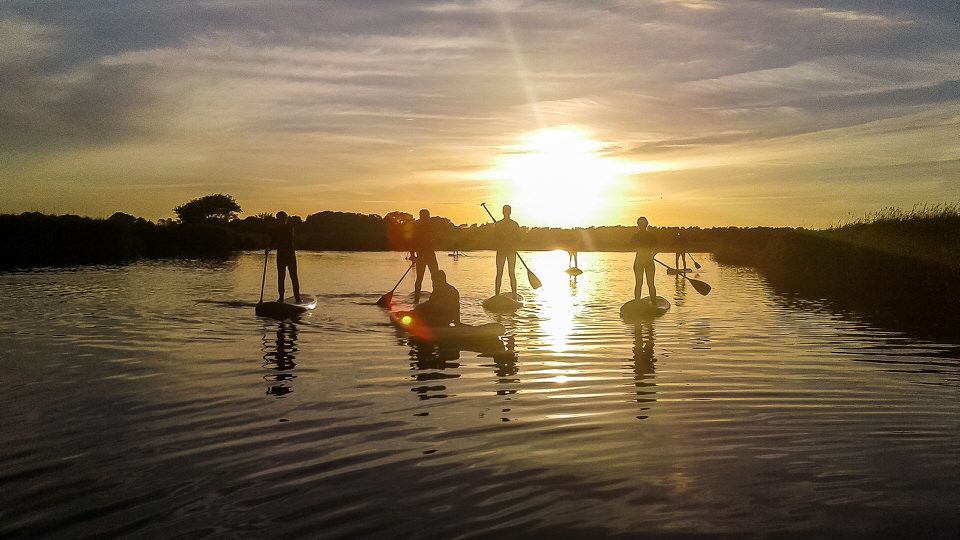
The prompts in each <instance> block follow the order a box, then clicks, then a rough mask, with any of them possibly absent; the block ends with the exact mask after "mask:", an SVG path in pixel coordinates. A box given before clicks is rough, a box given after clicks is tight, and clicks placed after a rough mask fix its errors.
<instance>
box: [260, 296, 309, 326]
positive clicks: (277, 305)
mask: <svg viewBox="0 0 960 540" xmlns="http://www.w3.org/2000/svg"><path fill="white" fill-rule="evenodd" d="M315 307H317V299H316V298H315V297H313V296H311V295H309V294H301V295H300V301H299V302H297V299H296V298H294V297H292V296H291V297H290V298H287V299H285V300H284V301H283V302H261V303H259V304H257V315H258V316H260V317H270V318H272V319H280V320H283V319H292V318H294V317H297V316H299V315H302V314H303V313H304V312H305V311H307V310H310V309H313V308H315Z"/></svg>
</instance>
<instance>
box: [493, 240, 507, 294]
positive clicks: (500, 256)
mask: <svg viewBox="0 0 960 540" xmlns="http://www.w3.org/2000/svg"><path fill="white" fill-rule="evenodd" d="M506 261H507V254H506V253H504V252H502V251H500V250H497V280H496V281H494V287H493V290H494V293H493V294H495V295H496V294H500V282H501V281H503V263H505V262H506Z"/></svg>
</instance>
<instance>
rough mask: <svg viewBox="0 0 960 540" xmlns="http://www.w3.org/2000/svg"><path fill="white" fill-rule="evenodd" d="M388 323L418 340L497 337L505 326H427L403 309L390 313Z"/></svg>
mask: <svg viewBox="0 0 960 540" xmlns="http://www.w3.org/2000/svg"><path fill="white" fill-rule="evenodd" d="M390 323H391V324H393V325H394V326H395V327H397V328H399V329H400V330H403V331H404V332H406V333H408V334H410V336H411V337H414V338H417V339H418V340H420V341H429V342H444V343H452V344H456V343H461V342H475V341H485V340H495V339H499V338H500V336H502V335H503V334H505V333H506V331H507V330H506V328H504V326H503V325H502V324H499V323H487V324H477V325H473V324H463V325H460V326H428V325H426V324H423V323H422V322H420V321H418V320H417V319H416V317H414V316H412V315H410V314H409V312H405V311H395V312H391V313H390Z"/></svg>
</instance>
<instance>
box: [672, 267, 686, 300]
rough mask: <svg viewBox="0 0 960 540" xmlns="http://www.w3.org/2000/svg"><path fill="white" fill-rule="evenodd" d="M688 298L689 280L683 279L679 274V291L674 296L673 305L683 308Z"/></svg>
mask: <svg viewBox="0 0 960 540" xmlns="http://www.w3.org/2000/svg"><path fill="white" fill-rule="evenodd" d="M686 298H687V280H685V279H683V277H682V276H680V275H679V274H677V289H676V293H675V294H674V295H673V304H674V306H676V307H680V306H683V303H684V300H686Z"/></svg>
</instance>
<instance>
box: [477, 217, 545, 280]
mask: <svg viewBox="0 0 960 540" xmlns="http://www.w3.org/2000/svg"><path fill="white" fill-rule="evenodd" d="M480 206H482V207H483V209H484V210H486V211H487V215H488V216H490V219H492V220H493V223H494V224H496V223H497V218H495V217H493V214H492V213H490V209H489V208H487V203H480ZM516 253H517V258H518V259H520V264H522V265H523V267H524V268H526V269H527V272H530V273H531V274H532V273H533V271H532V270H530V267H529V266H527V263H526V262H525V261H524V260H523V257H521V256H520V252H519V251H517V252H516ZM534 277H536V276H534Z"/></svg>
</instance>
